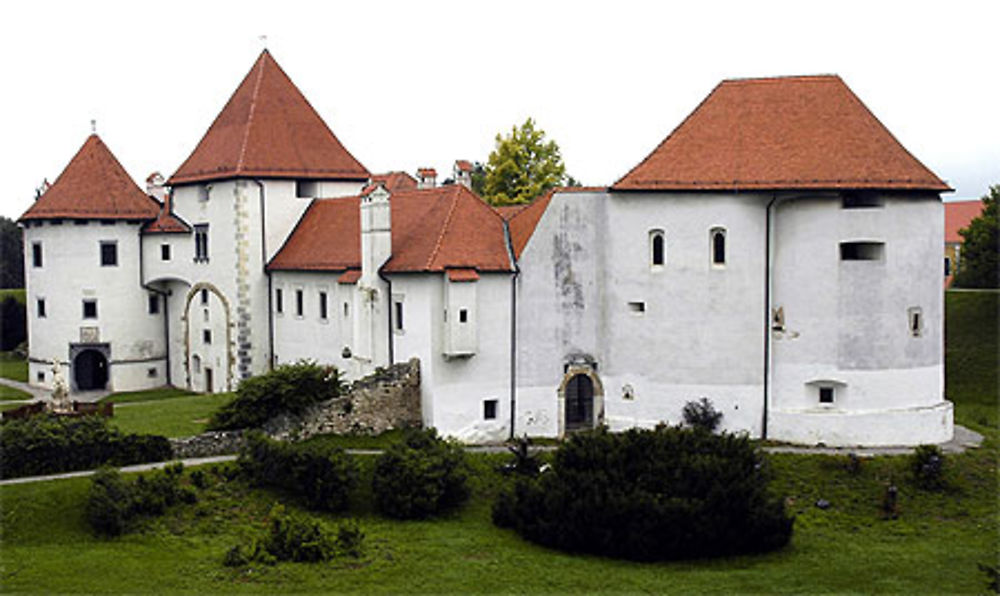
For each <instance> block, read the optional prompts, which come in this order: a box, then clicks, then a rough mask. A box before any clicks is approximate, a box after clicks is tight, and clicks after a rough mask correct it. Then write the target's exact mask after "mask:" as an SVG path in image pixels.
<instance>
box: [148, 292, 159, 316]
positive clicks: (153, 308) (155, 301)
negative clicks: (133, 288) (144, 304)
mask: <svg viewBox="0 0 1000 596" xmlns="http://www.w3.org/2000/svg"><path fill="white" fill-rule="evenodd" d="M159 313H160V297H159V296H157V295H156V294H150V295H149V314H151V315H156V314H159Z"/></svg>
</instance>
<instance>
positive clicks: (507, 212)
mask: <svg viewBox="0 0 1000 596" xmlns="http://www.w3.org/2000/svg"><path fill="white" fill-rule="evenodd" d="M527 206H528V205H527V204H524V205H493V210H494V211H496V212H497V213H499V214H500V217H502V218H503V219H504V221H510V220H511V218H512V217H514V216H515V215H517V214H518V213H520V212H521V210H523V209H524V208H525V207H527Z"/></svg>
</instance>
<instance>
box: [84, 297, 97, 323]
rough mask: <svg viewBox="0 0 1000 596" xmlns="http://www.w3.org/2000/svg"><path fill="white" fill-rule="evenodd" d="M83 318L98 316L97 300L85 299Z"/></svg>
mask: <svg viewBox="0 0 1000 596" xmlns="http://www.w3.org/2000/svg"><path fill="white" fill-rule="evenodd" d="M83 318H85V319H96V318H97V300H84V301H83Z"/></svg>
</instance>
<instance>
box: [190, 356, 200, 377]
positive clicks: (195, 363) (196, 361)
mask: <svg viewBox="0 0 1000 596" xmlns="http://www.w3.org/2000/svg"><path fill="white" fill-rule="evenodd" d="M191 368H193V369H194V372H196V373H200V372H201V356H198V355H197V354H195V355H194V356H192V357H191Z"/></svg>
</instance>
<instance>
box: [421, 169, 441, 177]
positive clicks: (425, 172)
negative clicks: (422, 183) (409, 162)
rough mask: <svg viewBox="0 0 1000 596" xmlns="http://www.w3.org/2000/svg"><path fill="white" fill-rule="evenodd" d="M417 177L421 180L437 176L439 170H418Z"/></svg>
mask: <svg viewBox="0 0 1000 596" xmlns="http://www.w3.org/2000/svg"><path fill="white" fill-rule="evenodd" d="M417 176H420V177H421V178H423V177H426V176H437V170H435V169H434V168H417Z"/></svg>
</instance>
